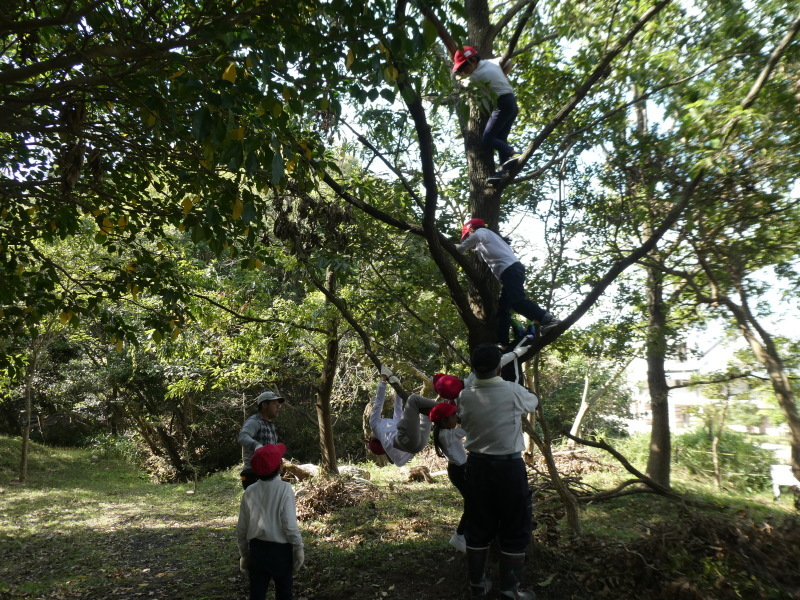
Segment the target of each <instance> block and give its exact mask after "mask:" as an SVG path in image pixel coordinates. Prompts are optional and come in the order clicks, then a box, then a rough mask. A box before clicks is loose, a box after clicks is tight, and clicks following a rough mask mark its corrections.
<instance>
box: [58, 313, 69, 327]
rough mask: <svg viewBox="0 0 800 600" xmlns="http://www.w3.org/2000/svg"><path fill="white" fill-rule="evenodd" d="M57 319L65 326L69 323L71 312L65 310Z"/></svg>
mask: <svg viewBox="0 0 800 600" xmlns="http://www.w3.org/2000/svg"><path fill="white" fill-rule="evenodd" d="M58 318H59V319H60V320H61V322H62V323H64V325H66V324H67V323H69V322H70V319H72V311H71V310H65V311H64V312H62V313H61V314H60V315H58Z"/></svg>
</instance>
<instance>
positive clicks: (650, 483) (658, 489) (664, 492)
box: [561, 430, 713, 507]
mask: <svg viewBox="0 0 800 600" xmlns="http://www.w3.org/2000/svg"><path fill="white" fill-rule="evenodd" d="M561 433H562V434H563V435H565V436H566V437H568V438H569V439H571V440H573V441H574V442H577V443H578V444H582V445H584V446H591V447H592V448H600V449H601V450H605V451H606V452H608V453H609V454H611V456H613V457H614V458H616V459H617V460H618V461H619V463H620V464H621V465H622V466H623V467H624V468H625V470H626V471H628V473H630V474H631V475H633V476H634V477H636V479H638V480H639V482H641V483H643V484H645V485H646V486H647V487H649V488H650V489H652V490H653V491H654V492H655V493H657V494H659V495H661V496H664V497H666V498H669V499H671V500H677V501H678V502H685V503H687V504H691V505H694V506H704V507H712V506H713V505H710V504H707V503H705V502H700V501H698V500H692V499H690V498H686V497H684V496H681V495H680V494H678V493H676V492H674V491H672V490H671V489H670V488H668V487H665V486H663V485H661V484H660V483H658V482H656V481H654V480H653V479H650V477H648V476H647V475H645V474H644V473H642V472H641V471H639V469H637V468H636V467H634V466H633V465H632V464H631V463H629V462H628V459H626V458H625V457H624V456H623V455H622V454H620V453H619V452H617V451H616V450H615V449H614V448H612V447H611V446H610V445H608V443H606V441H605V440H600V441H599V442H593V441H591V440H585V439H582V438H579V437H578V436H575V435H572V434H571V433H569V432H568V431H566V430H563V431H562V432H561Z"/></svg>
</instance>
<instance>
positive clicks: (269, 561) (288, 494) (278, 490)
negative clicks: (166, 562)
mask: <svg viewBox="0 0 800 600" xmlns="http://www.w3.org/2000/svg"><path fill="white" fill-rule="evenodd" d="M285 453H286V446H284V445H283V444H265V445H263V446H261V447H260V448H258V449H257V450H256V451H255V452H254V453H253V457H252V458H251V459H250V467H251V468H252V469H253V471H254V472H255V474H256V476H257V477H258V481H256V482H255V483H254V484H252V485H250V486H249V487H248V488H247V489H246V490H245V491H244V494H243V495H242V500H241V504H240V505H239V520H238V522H237V523H236V543H237V545H238V546H239V556H240V559H239V569H240V570H241V571H242V573H245V574H248V575H249V576H250V600H264V599H265V598H266V597H267V589H268V588H269V582H270V581H271V580H274V581H275V600H292V583H293V578H292V573H293V572H294V571H297V570H298V569H299V568H300V567H301V566H302V565H303V561H304V560H305V554H304V552H303V538H302V537H301V536H300V529H299V528H298V527H297V511H296V508H295V503H294V491H293V490H292V486H291V485H290V484H289V483H287V482H285V481H283V480H282V479H281V478H280V472H281V462H282V459H283V455H284V454H285Z"/></svg>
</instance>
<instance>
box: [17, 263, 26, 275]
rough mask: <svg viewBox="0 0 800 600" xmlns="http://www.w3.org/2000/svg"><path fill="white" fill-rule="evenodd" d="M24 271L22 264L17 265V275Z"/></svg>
mask: <svg viewBox="0 0 800 600" xmlns="http://www.w3.org/2000/svg"><path fill="white" fill-rule="evenodd" d="M24 272H25V268H24V267H23V266H22V265H17V275H22V273H24Z"/></svg>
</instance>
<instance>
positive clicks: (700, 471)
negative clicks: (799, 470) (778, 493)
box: [672, 429, 775, 491]
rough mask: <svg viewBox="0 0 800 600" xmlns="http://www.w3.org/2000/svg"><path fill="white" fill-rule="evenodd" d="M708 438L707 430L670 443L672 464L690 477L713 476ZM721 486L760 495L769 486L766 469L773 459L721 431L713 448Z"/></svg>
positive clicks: (741, 437) (736, 435) (740, 436)
mask: <svg viewBox="0 0 800 600" xmlns="http://www.w3.org/2000/svg"><path fill="white" fill-rule="evenodd" d="M711 444H712V438H711V436H710V435H709V433H708V430H707V429H698V430H695V431H692V432H689V433H684V434H682V435H679V436H677V437H676V438H675V439H674V440H673V443H672V449H673V454H674V456H675V462H676V464H678V465H681V466H683V467H685V468H686V469H687V470H688V471H689V472H690V473H692V474H693V475H698V476H702V477H706V478H712V477H713V476H714V460H713V455H712V452H711ZM717 454H718V456H719V463H720V474H721V476H722V484H723V485H725V486H727V487H731V488H734V489H736V490H738V491H760V490H763V489H764V488H765V487H767V484H768V483H769V465H770V464H771V463H772V462H774V460H775V458H774V456H773V454H772V452H770V451H769V450H764V449H762V448H759V447H758V446H756V445H754V444H752V443H751V442H749V441H747V438H746V437H745V436H744V435H743V434H741V433H737V432H735V431H727V430H726V431H723V432H722V434H721V435H720V439H719V442H718V445H717Z"/></svg>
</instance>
